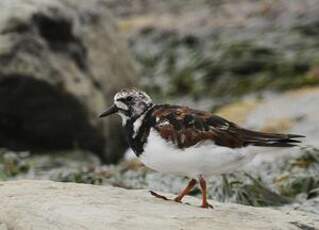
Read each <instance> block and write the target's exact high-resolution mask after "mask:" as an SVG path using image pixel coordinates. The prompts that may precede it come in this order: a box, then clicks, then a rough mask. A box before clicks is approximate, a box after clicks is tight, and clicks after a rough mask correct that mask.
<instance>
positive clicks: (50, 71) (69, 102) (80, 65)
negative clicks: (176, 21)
mask: <svg viewBox="0 0 319 230" xmlns="http://www.w3.org/2000/svg"><path fill="white" fill-rule="evenodd" d="M0 66H1V69H0V104H1V107H0V145H1V146H4V147H9V148H14V149H25V148H33V149H43V148H44V149H65V148H73V147H80V148H82V149H89V150H91V151H93V152H95V153H97V154H98V155H99V156H100V157H101V158H102V159H103V160H104V161H105V162H114V161H116V160H117V159H118V158H119V157H120V156H121V154H122V153H123V151H124V148H125V145H124V144H123V138H119V136H121V133H120V131H119V129H118V127H119V123H118V121H117V120H108V121H107V120H104V121H100V120H98V119H97V115H98V114H99V113H100V112H101V111H102V110H103V109H105V107H106V106H107V104H109V103H110V100H111V99H112V97H113V94H114V93H115V92H116V91H117V90H118V89H120V88H123V87H130V86H132V85H133V84H134V82H135V81H136V72H135V69H134V66H133V63H132V61H131V59H130V57H129V55H128V53H127V50H126V45H125V43H124V40H123V39H122V38H121V36H120V34H119V32H118V29H117V28H116V26H115V23H114V22H113V20H112V17H111V16H110V15H109V13H108V10H107V7H106V5H105V4H104V2H103V1H100V0H94V1H85V0H54V1H49V0H28V1H25V0H3V1H1V2H0ZM111 134H112V141H110V135H111Z"/></svg>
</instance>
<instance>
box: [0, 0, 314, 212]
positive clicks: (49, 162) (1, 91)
mask: <svg viewBox="0 0 319 230" xmlns="http://www.w3.org/2000/svg"><path fill="white" fill-rule="evenodd" d="M318 51H319V2H318V1H317V0H304V1H297V0H258V1H257V0H237V1H231V0H197V1H191V0H163V1H156V0H92V1H86V0H1V1H0V180H16V179H50V180H54V181H62V182H78V183H90V184H108V185H113V186H120V187H123V188H127V189H140V188H151V189H155V190H157V191H164V192H173V193H177V192H178V191H179V190H180V189H182V188H183V186H185V184H186V181H187V179H186V178H182V177H176V176H171V175H162V174H159V173H157V172H154V171H151V170H150V169H147V168H145V167H143V166H142V165H141V164H140V163H139V162H138V161H136V159H134V157H133V156H132V154H131V153H130V151H129V150H127V148H128V146H127V144H126V142H125V138H124V136H123V130H122V128H121V125H120V119H119V118H118V117H113V118H111V119H104V120H101V119H98V118H97V116H98V114H99V113H100V112H102V111H103V110H104V109H105V108H106V107H107V106H108V105H109V104H111V103H112V100H113V95H114V94H115V92H117V91H118V90H119V89H121V88H124V87H138V88H141V89H143V90H145V91H147V93H149V94H150V95H151V96H152V97H153V98H154V101H155V102H158V103H173V104H183V105H188V106H191V107H194V108H197V109H202V110H207V111H211V112H214V113H216V114H219V115H221V116H224V117H225V118H227V119H230V120H232V121H234V122H237V123H238V124H240V125H242V126H245V127H247V128H252V129H256V130H261V131H268V132H291V133H296V134H303V135H306V136H307V138H306V139H305V142H304V143H303V146H302V147H300V148H295V149H282V150H275V151H274V150H272V151H271V152H269V153H267V154H262V156H258V157H257V158H256V159H255V160H254V162H252V164H251V165H249V166H247V169H245V171H243V172H240V173H236V174H230V175H223V176H219V177H212V178H210V179H209V198H212V199H216V200H219V201H226V202H236V203H241V204H246V205H253V206H278V208H282V209H285V208H287V207H288V208H291V207H293V208H296V209H300V210H305V211H309V212H315V213H319V211H318V210H319V150H318V148H319V52H318ZM192 194H193V195H195V196H197V195H198V196H199V195H200V191H199V190H198V189H195V190H194V191H193V192H192Z"/></svg>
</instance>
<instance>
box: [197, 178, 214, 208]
mask: <svg viewBox="0 0 319 230" xmlns="http://www.w3.org/2000/svg"><path fill="white" fill-rule="evenodd" d="M199 185H200V188H201V190H202V205H201V207H202V208H213V206H212V205H210V204H209V203H208V201H207V186H206V181H205V179H204V178H203V177H202V176H200V177H199Z"/></svg>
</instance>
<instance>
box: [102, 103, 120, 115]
mask: <svg viewBox="0 0 319 230" xmlns="http://www.w3.org/2000/svg"><path fill="white" fill-rule="evenodd" d="M117 111H118V108H117V107H116V106H115V105H112V106H110V107H109V108H108V109H107V110H106V111H105V112H103V113H101V114H100V115H99V117H106V116H109V115H111V114H113V113H116V112H117Z"/></svg>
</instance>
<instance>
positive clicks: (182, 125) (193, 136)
mask: <svg viewBox="0 0 319 230" xmlns="http://www.w3.org/2000/svg"><path fill="white" fill-rule="evenodd" d="M152 116H153V118H154V120H155V123H154V125H153V127H154V128H155V129H156V130H157V131H158V132H159V134H160V135H161V137H162V138H164V139H165V140H167V141H168V142H172V143H174V144H176V146H178V147H179V148H188V147H190V146H194V145H196V144H199V143H201V142H204V141H212V142H213V143H215V144H216V145H220V146H226V147H230V148H240V147H243V146H247V145H256V146H273V147H276V146H277V147H289V146H294V145H295V144H296V143H299V141H298V140H294V139H293V138H298V137H302V136H300V135H291V134H287V135H286V134H271V133H261V132H255V131H251V130H247V129H243V128H241V127H239V126H238V125H236V124H234V123H233V122H230V121H227V120H225V119H223V118H221V117H219V116H216V115H213V114H211V113H209V112H203V111H198V110H193V109H190V108H188V107H180V106H171V105H161V106H158V108H156V109H155V110H154V111H153V113H152Z"/></svg>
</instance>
